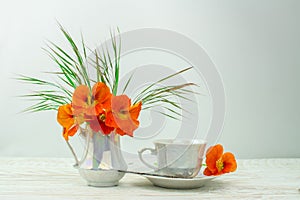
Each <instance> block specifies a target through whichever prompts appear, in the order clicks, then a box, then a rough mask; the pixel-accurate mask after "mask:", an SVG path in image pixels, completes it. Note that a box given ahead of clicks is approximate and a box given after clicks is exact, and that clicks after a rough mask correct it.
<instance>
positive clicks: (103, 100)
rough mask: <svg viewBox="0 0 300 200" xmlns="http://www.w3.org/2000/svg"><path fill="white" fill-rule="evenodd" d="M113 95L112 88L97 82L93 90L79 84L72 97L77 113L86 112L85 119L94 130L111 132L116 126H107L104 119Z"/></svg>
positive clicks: (104, 132)
mask: <svg viewBox="0 0 300 200" xmlns="http://www.w3.org/2000/svg"><path fill="white" fill-rule="evenodd" d="M111 96H112V94H111V93H110V89H109V88H108V87H107V86H106V85H105V84H104V83H101V82H98V83H96V84H95V85H94V86H93V88H92V91H90V90H89V88H88V87H87V86H85V85H80V86H78V87H77V88H76V90H75V91H74V94H73V97H72V107H73V108H74V110H75V115H77V114H84V118H85V121H86V122H88V123H89V124H90V127H91V129H92V130H93V131H95V132H98V131H101V132H102V133H103V134H109V133H110V132H111V131H112V130H113V129H114V128H111V127H107V126H106V125H105V123H104V121H105V111H106V110H108V109H109V108H110V104H111Z"/></svg>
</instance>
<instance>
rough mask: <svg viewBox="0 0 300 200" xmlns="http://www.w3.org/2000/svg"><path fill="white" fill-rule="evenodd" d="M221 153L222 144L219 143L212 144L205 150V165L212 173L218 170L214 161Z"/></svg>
mask: <svg viewBox="0 0 300 200" xmlns="http://www.w3.org/2000/svg"><path fill="white" fill-rule="evenodd" d="M222 154H223V146H222V145H221V144H217V145H215V146H212V147H210V148H209V149H208V150H207V151H206V165H207V167H208V168H209V170H210V171H211V172H212V173H213V174H216V173H217V172H218V169H217V167H216V162H217V160H219V159H220V158H221V157H222Z"/></svg>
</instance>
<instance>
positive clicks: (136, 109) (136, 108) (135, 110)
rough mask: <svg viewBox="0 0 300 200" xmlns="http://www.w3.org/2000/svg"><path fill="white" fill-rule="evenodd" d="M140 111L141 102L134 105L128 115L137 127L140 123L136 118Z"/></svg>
mask: <svg viewBox="0 0 300 200" xmlns="http://www.w3.org/2000/svg"><path fill="white" fill-rule="evenodd" d="M141 109H142V102H139V103H137V104H134V105H133V106H131V107H130V109H129V113H130V116H131V119H132V121H133V122H134V123H135V125H136V126H139V124H140V122H139V121H138V120H137V118H138V117H139V115H140V111H141Z"/></svg>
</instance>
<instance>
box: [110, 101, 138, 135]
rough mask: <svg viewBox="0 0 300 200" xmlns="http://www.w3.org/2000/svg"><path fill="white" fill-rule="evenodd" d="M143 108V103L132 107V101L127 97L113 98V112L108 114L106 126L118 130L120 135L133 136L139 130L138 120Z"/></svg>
mask: <svg viewBox="0 0 300 200" xmlns="http://www.w3.org/2000/svg"><path fill="white" fill-rule="evenodd" d="M141 107H142V102H139V103H137V104H135V105H131V100H130V98H128V96H126V95H120V96H112V99H111V110H110V111H109V112H108V113H107V116H106V120H105V124H106V125H107V126H110V127H114V128H116V132H117V133H118V134H120V135H129V136H131V137H132V136H133V131H134V130H135V129H137V128H138V126H139V124H140V122H139V121H138V120H137V118H138V116H139V114H140V111H141Z"/></svg>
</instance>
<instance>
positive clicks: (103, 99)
mask: <svg viewBox="0 0 300 200" xmlns="http://www.w3.org/2000/svg"><path fill="white" fill-rule="evenodd" d="M111 96H112V94H111V92H110V89H109V87H107V86H106V85H105V84H104V83H102V82H97V83H96V84H95V85H94V86H93V88H92V97H93V100H94V101H96V104H102V106H103V108H105V109H107V108H109V107H110V104H111Z"/></svg>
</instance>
